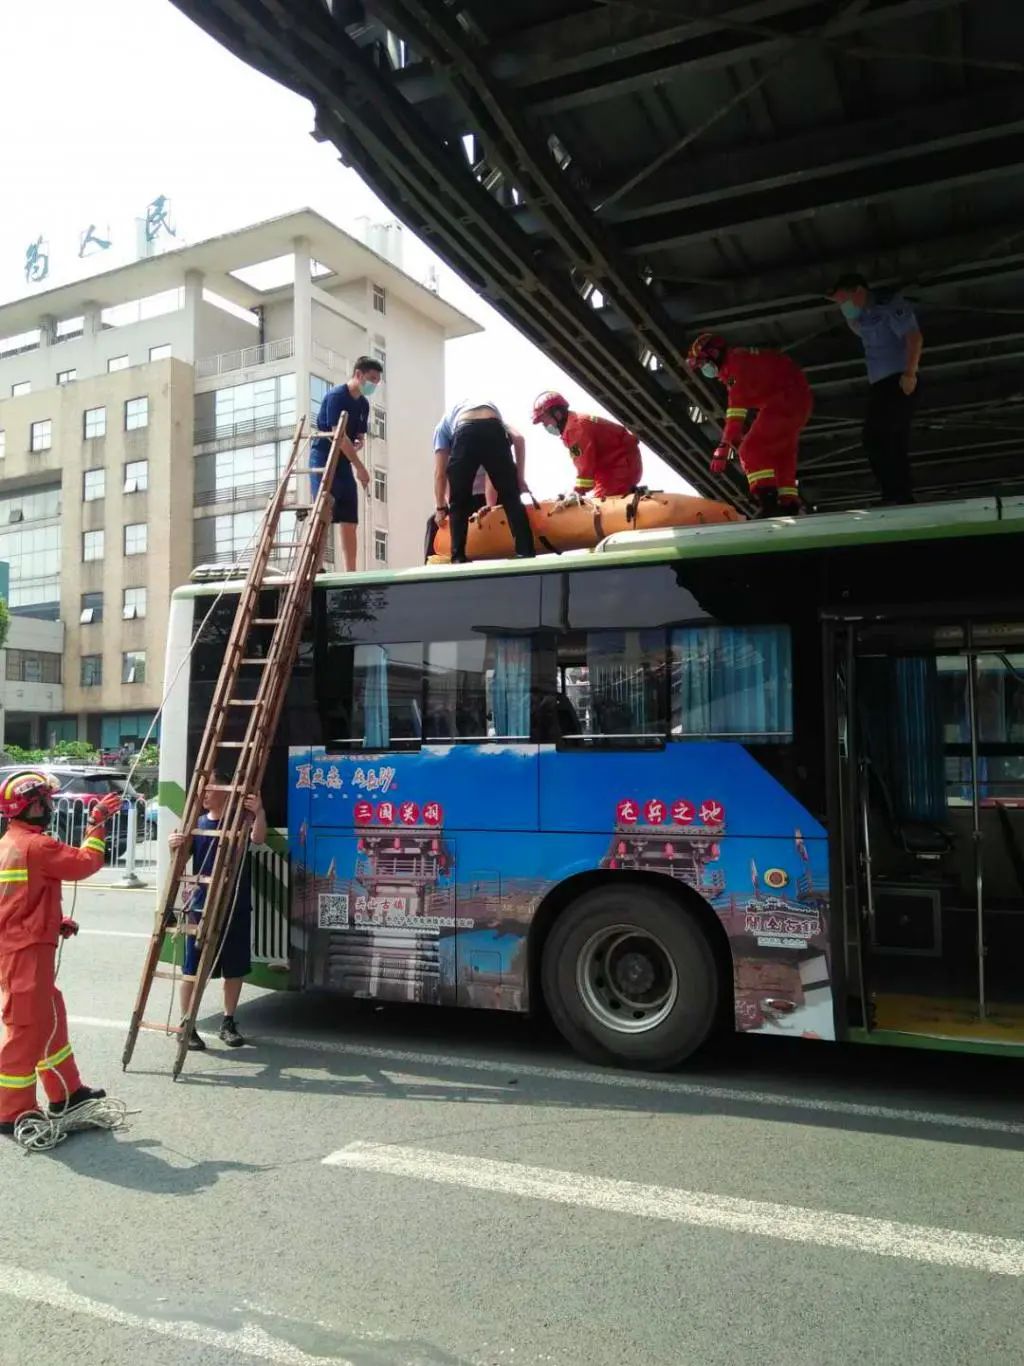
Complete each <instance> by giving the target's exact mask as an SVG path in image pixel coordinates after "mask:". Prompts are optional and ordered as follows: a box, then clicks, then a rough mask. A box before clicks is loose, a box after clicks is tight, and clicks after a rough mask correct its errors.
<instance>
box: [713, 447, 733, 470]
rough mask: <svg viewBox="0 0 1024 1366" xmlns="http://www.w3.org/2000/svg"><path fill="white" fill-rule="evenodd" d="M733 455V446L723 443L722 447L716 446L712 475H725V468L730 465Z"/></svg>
mask: <svg viewBox="0 0 1024 1366" xmlns="http://www.w3.org/2000/svg"><path fill="white" fill-rule="evenodd" d="M731 455H732V447H731V446H728V445H725V444H724V443H723V444H722V445H721V446H716V447H715V453H714V455H713V456H712V457H711V473H712V474H724V473H725V467H726V465H728V463H729V457H730V456H731Z"/></svg>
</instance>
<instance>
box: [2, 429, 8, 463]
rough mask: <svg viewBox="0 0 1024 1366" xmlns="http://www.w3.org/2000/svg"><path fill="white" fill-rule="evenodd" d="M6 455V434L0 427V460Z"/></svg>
mask: <svg viewBox="0 0 1024 1366" xmlns="http://www.w3.org/2000/svg"><path fill="white" fill-rule="evenodd" d="M6 455H7V433H6V432H5V431H4V429H3V428H2V427H0V460H3V459H4V458H5V456H6Z"/></svg>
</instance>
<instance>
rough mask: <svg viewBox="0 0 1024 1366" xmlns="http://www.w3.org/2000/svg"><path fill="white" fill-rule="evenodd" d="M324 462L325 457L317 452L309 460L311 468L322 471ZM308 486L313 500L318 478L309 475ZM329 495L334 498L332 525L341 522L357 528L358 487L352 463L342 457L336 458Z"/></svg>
mask: <svg viewBox="0 0 1024 1366" xmlns="http://www.w3.org/2000/svg"><path fill="white" fill-rule="evenodd" d="M325 461H326V457H325V456H322V455H321V454H320V452H319V451H314V452H313V453H312V455H311V456H310V459H309V463H310V466H311V467H312V468H317V467H318V468H320V469H323V467H324V464H325ZM310 484H311V485H312V490H313V497H314V498H315V497H316V495H317V493H318V492H319V489H320V479H319V477H318V476H317V475H315V474H314V475H311V476H310ZM331 493H332V495H333V496H334V510H333V512H332V513H331V521H332V522H334V523H338V522H343V523H345V524H346V525H348V526H358V525H359V485H358V484H357V483H356V475H355V470H353V468H352V462H351V461H350V460H346V459H345V457H344V456H343V455H340V456H339V457H338V468H337V469H336V470H335V471H334V483H333V484H332V485H331Z"/></svg>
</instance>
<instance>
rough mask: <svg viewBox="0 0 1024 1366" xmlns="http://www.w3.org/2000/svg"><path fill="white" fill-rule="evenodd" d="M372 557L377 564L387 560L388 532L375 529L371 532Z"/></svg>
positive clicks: (385, 562)
mask: <svg viewBox="0 0 1024 1366" xmlns="http://www.w3.org/2000/svg"><path fill="white" fill-rule="evenodd" d="M373 558H374V560H375V561H376V563H377V564H387V562H388V533H387V532H386V531H375V532H374V533H373Z"/></svg>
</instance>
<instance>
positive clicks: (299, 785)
mask: <svg viewBox="0 0 1024 1366" xmlns="http://www.w3.org/2000/svg"><path fill="white" fill-rule="evenodd" d="M288 829H289V832H290V834H289V838H290V842H291V851H290V852H291V857H292V867H293V883H294V887H295V901H294V910H293V914H294V916H295V931H294V932H295V936H296V940H297V944H298V946H299V947H300V949H301V951H302V961H303V974H304V984H305V985H307V986H321V987H330V988H333V989H335V990H341V991H343V992H344V993H345V994H347V995H353V996H364V997H370V998H377V999H381V1000H390V1001H420V1002H425V1003H434V1004H451V1005H455V1004H458V1005H469V1006H478V1007H490V1008H497V1009H506V1010H524V1009H526V1008H527V1007H528V1005H529V1000H528V974H527V935H528V931H529V926H530V922H531V920H532V918H533V916H534V913H535V912H536V910H537V908H538V906H540V904H541V903H542V902H543V900H544V898H545V897H546V896H547V895H548V894H549V893H550V892H551V890H552V889H553V888H554V887H556V886H558V885H559V884H560V883H561V882H563V881H564V880H565V879H566V878H569V877H572V876H574V875H576V874H579V873H583V872H589V871H593V870H598V869H604V870H608V871H609V872H611V873H621V874H623V875H628V874H630V873H631V872H644V873H647V874H658V875H661V876H664V877H668V878H673V879H677V880H679V881H681V882H683V883H685V884H686V885H687V886H688V887H690V888H692V889H693V891H694V892H696V893H697V894H698V895H699V896H701V897H702V898H703V899H704V900H705V901H706V902H707V904H708V905H709V906H711V907H712V908H713V910H714V911H715V913H716V914H717V916H718V917H719V920H720V922H721V924H722V926H723V928H724V930H725V932H726V935H727V936H728V939H729V944H730V948H731V951H732V957H733V965H734V988H735V1001H736V1027H737V1028H738V1029H740V1030H744V1031H756V1032H763V1033H782V1034H787V1035H790V1036H795V1037H801V1036H802V1037H810V1038H822V1039H831V1038H834V1037H835V1033H834V1023H833V1009H832V988H831V983H830V971H829V947H828V856H827V843H826V836H825V831H824V830H823V828H822V827H821V826H820V825H819V823H818V822H817V821H816V820H815V819H814V818H813V817H812V816H811V815H809V813H808V812H807V811H806V809H805V808H804V807H803V806H801V804H800V803H799V802H798V801H797V800H796V799H795V798H794V797H793V796H792V795H791V794H789V793H788V792H787V791H786V790H785V788H783V787H782V786H781V785H780V784H779V783H778V782H777V781H776V780H775V779H774V778H773V777H772V776H771V775H770V774H769V773H768V772H767V771H766V770H765V769H764V768H763V767H762V766H761V765H760V764H758V763H757V761H756V760H755V759H754V758H753V757H752V756H751V754H750V753H749V752H748V751H747V750H746V749H745V748H744V747H743V746H742V745H740V744H733V743H730V742H721V741H709V742H706V743H702V742H695V743H689V744H686V745H670V746H667V747H666V748H664V749H660V750H653V751H637V752H621V751H616V752H614V753H613V752H602V751H599V750H587V751H583V752H565V751H564V750H555V749H554V748H549V747H546V746H539V747H538V746H536V745H515V744H510V745H500V744H499V745H496V744H494V743H493V742H492V743H488V744H486V745H473V744H464V745H453V746H431V747H424V748H422V749H419V750H416V751H413V752H409V753H405V754H403V753H394V752H390V753H388V754H386V755H380V754H352V753H347V754H330V753H327V752H325V751H324V750H323V749H317V748H314V749H293V750H292V751H291V752H290V756H289V813H288Z"/></svg>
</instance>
